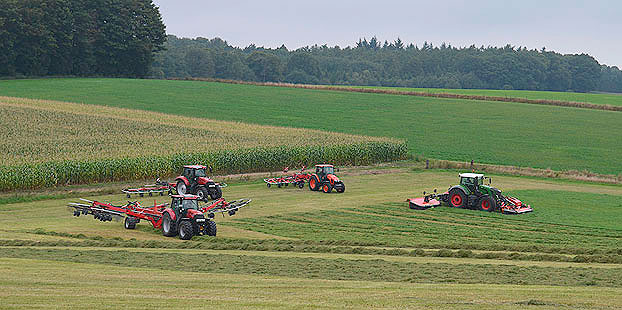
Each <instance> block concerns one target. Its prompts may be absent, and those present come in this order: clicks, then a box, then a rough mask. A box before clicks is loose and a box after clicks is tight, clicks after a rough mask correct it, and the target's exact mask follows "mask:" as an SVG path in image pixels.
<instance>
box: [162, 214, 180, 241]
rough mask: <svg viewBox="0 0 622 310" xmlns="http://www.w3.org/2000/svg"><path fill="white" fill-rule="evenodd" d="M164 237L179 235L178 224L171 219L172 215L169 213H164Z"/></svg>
mask: <svg viewBox="0 0 622 310" xmlns="http://www.w3.org/2000/svg"><path fill="white" fill-rule="evenodd" d="M162 235H164V236H166V237H174V236H175V235H177V223H175V221H173V220H172V219H171V215H170V214H168V212H164V215H163V216H162Z"/></svg>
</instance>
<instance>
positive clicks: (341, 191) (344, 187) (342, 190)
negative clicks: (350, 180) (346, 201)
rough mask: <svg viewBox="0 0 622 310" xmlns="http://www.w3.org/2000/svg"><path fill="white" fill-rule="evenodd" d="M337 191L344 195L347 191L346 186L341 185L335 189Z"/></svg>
mask: <svg viewBox="0 0 622 310" xmlns="http://www.w3.org/2000/svg"><path fill="white" fill-rule="evenodd" d="M335 190H336V191H337V193H343V192H345V191H346V185H345V184H343V183H342V184H339V186H336V187H335Z"/></svg>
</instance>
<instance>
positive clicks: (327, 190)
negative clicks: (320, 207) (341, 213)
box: [322, 184, 333, 194]
mask: <svg viewBox="0 0 622 310" xmlns="http://www.w3.org/2000/svg"><path fill="white" fill-rule="evenodd" d="M322 191H323V192H324V193H326V194H328V193H330V192H332V191H333V187H332V186H331V185H330V184H324V186H322Z"/></svg>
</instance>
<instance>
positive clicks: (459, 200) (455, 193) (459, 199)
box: [449, 188, 467, 208]
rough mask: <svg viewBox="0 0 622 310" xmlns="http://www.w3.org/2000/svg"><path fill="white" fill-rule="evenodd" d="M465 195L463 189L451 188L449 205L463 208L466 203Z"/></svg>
mask: <svg viewBox="0 0 622 310" xmlns="http://www.w3.org/2000/svg"><path fill="white" fill-rule="evenodd" d="M466 200H467V197H466V194H465V193H464V191H462V190H461V189H459V188H453V189H452V190H450V191H449V205H450V206H452V207H454V208H464V207H465V206H466V205H467V203H466V202H467V201H466Z"/></svg>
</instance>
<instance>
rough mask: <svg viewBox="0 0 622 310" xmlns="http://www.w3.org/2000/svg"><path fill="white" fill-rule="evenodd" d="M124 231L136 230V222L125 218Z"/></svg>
mask: <svg viewBox="0 0 622 310" xmlns="http://www.w3.org/2000/svg"><path fill="white" fill-rule="evenodd" d="M124 226H125V229H134V228H136V222H134V220H133V219H131V218H129V217H126V218H125V222H124Z"/></svg>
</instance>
